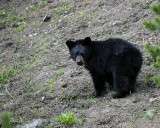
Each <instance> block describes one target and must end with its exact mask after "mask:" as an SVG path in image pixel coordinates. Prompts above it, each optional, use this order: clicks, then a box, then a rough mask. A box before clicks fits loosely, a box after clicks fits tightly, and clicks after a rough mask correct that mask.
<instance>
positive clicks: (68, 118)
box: [57, 111, 75, 124]
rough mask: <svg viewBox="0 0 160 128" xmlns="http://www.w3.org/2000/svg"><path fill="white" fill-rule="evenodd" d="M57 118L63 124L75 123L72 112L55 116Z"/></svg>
mask: <svg viewBox="0 0 160 128" xmlns="http://www.w3.org/2000/svg"><path fill="white" fill-rule="evenodd" d="M57 118H58V119H59V120H60V121H61V122H62V123H65V124H71V123H73V122H75V116H74V113H73V112H69V111H66V112H62V113H61V114H60V115H59V116H57Z"/></svg>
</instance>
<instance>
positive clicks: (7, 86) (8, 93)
mask: <svg viewBox="0 0 160 128" xmlns="http://www.w3.org/2000/svg"><path fill="white" fill-rule="evenodd" d="M8 85H9V84H7V85H6V92H7V94H8V95H9V96H10V97H11V98H12V99H13V100H15V99H14V97H13V96H12V95H11V94H10V93H9V91H8V89H7V87H8Z"/></svg>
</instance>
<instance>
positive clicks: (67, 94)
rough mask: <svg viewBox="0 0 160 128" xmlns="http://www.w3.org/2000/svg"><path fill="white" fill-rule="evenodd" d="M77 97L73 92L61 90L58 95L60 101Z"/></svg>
mask: <svg viewBox="0 0 160 128" xmlns="http://www.w3.org/2000/svg"><path fill="white" fill-rule="evenodd" d="M76 96H77V95H76V93H75V92H74V90H70V91H64V90H62V91H61V93H60V94H58V97H59V98H60V99H67V100H69V101H70V100H72V99H73V98H75V97H76Z"/></svg>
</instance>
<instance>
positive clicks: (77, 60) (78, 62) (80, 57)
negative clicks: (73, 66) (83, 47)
mask: <svg viewBox="0 0 160 128" xmlns="http://www.w3.org/2000/svg"><path fill="white" fill-rule="evenodd" d="M76 63H77V65H82V64H83V58H82V56H80V55H79V56H77V57H76Z"/></svg>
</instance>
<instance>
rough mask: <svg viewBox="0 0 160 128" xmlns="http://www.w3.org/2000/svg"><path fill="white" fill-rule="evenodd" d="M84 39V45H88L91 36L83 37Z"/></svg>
mask: <svg viewBox="0 0 160 128" xmlns="http://www.w3.org/2000/svg"><path fill="white" fill-rule="evenodd" d="M84 41H85V45H90V44H91V38H90V37H86V38H85V39H84Z"/></svg>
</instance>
